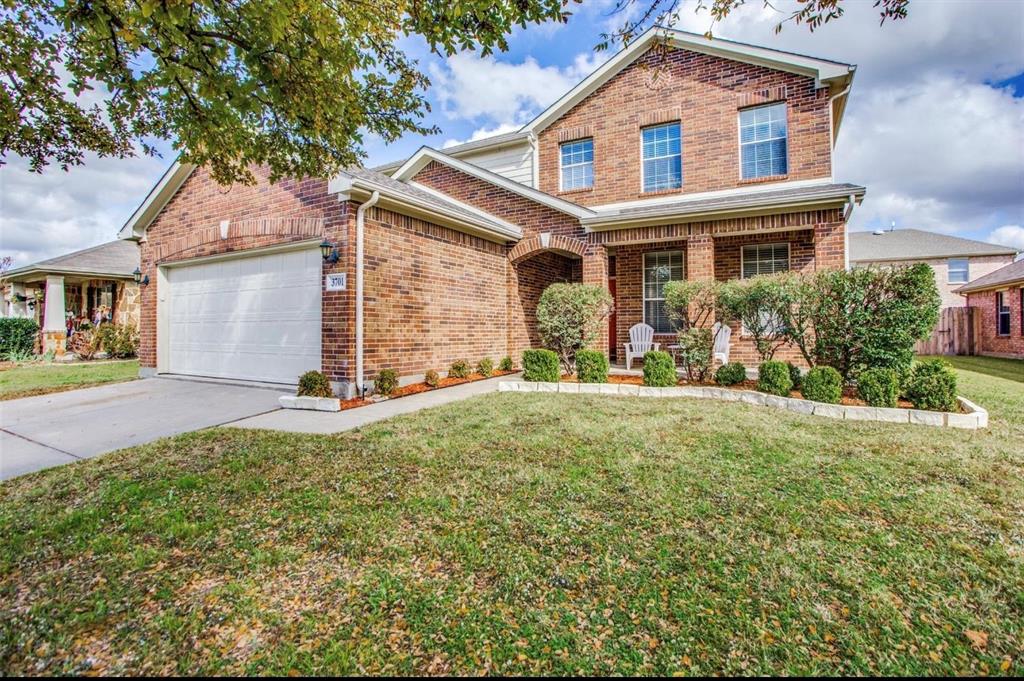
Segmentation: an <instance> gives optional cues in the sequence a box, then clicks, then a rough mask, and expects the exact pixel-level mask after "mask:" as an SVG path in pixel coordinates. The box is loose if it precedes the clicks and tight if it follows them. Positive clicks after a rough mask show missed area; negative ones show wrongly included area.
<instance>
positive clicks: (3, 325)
mask: <svg viewBox="0 0 1024 681" xmlns="http://www.w3.org/2000/svg"><path fill="white" fill-rule="evenodd" d="M38 333H39V325H38V324H36V322H35V320H32V319H22V318H19V317H0V360H5V359H7V357H8V355H15V356H23V355H27V354H31V353H32V350H33V349H34V348H35V345H36V335H37V334H38Z"/></svg>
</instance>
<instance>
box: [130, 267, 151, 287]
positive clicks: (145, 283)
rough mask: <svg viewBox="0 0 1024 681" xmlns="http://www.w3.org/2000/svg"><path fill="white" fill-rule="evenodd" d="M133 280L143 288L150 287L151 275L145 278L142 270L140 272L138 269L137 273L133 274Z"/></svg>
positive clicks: (136, 269)
mask: <svg viewBox="0 0 1024 681" xmlns="http://www.w3.org/2000/svg"><path fill="white" fill-rule="evenodd" d="M132 278H133V279H135V283H136V284H142V285H143V286H148V285H149V275H148V274H147V275H146V276H145V277H143V276H142V270H140V269H139V268H138V267H136V268H135V271H134V272H132Z"/></svg>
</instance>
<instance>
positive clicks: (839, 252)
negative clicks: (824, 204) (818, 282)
mask: <svg viewBox="0 0 1024 681" xmlns="http://www.w3.org/2000/svg"><path fill="white" fill-rule="evenodd" d="M845 268H846V225H845V224H844V223H842V222H825V223H820V224H817V225H814V269H815V270H841V269H845Z"/></svg>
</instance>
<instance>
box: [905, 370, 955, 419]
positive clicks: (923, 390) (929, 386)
mask: <svg viewBox="0 0 1024 681" xmlns="http://www.w3.org/2000/svg"><path fill="white" fill-rule="evenodd" d="M903 393H904V394H905V395H906V396H907V399H908V400H910V401H911V402H912V403H913V405H914V406H915V407H917V408H918V409H928V410H931V411H954V410H955V409H956V374H955V373H954V372H953V368H952V367H951V366H950V365H949V364H948V363H947V362H946V361H945V360H941V359H929V360H926V361H924V362H918V363H917V364H915V365H914V366H913V367H912V368H911V369H910V377H909V378H908V379H907V384H906V386H904V388H903Z"/></svg>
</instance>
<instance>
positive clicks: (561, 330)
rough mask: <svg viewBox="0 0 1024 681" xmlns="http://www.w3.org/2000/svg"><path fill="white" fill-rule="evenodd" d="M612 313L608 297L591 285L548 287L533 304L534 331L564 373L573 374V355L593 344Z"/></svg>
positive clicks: (607, 294) (556, 285) (599, 287)
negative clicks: (535, 328) (553, 353)
mask: <svg viewBox="0 0 1024 681" xmlns="http://www.w3.org/2000/svg"><path fill="white" fill-rule="evenodd" d="M611 311H612V297H611V295H610V294H609V293H608V291H606V290H605V289H604V288H602V287H601V286H595V285H593V284H552V285H551V286H548V287H547V288H546V289H544V293H542V294H541V296H540V302H538V303H537V332H538V333H539V334H540V338H541V341H543V343H544V346H545V347H546V348H548V349H549V350H553V351H554V352H555V353H556V354H557V355H558V359H559V361H560V362H561V363H562V367H563V368H564V369H565V372H566V373H568V374H573V373H576V353H577V352H578V351H580V350H581V349H583V348H585V347H587V346H588V345H590V344H591V343H593V342H594V341H595V340H596V339H597V337H598V335H599V334H600V332H601V325H602V324H603V323H604V320H605V318H606V317H608V315H609V314H611Z"/></svg>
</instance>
